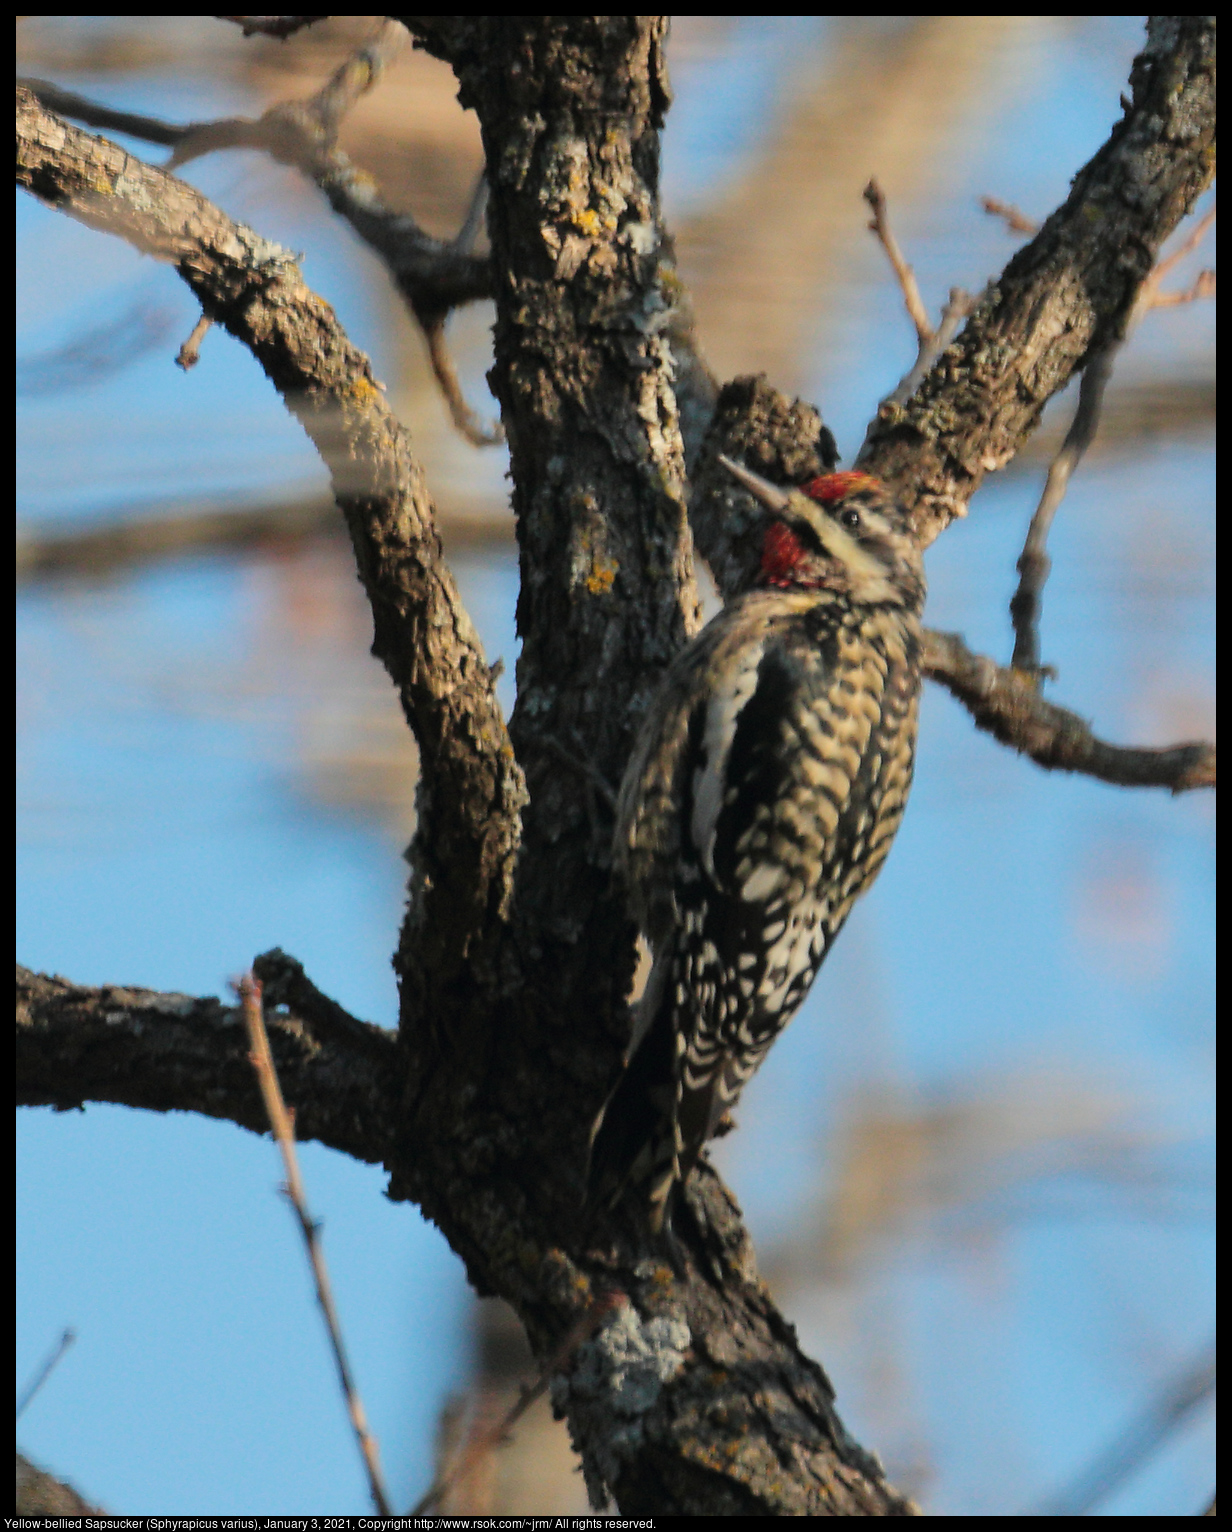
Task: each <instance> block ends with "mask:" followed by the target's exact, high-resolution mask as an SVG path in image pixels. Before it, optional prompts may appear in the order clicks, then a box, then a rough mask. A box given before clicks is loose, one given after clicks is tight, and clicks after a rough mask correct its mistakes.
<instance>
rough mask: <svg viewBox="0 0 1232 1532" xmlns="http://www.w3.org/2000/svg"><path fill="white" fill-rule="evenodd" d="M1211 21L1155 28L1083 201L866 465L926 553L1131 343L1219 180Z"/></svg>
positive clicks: (1084, 175) (1013, 273) (1000, 286)
mask: <svg viewBox="0 0 1232 1532" xmlns="http://www.w3.org/2000/svg"><path fill="white" fill-rule="evenodd" d="M1214 80H1215V39H1214V21H1213V19H1212V18H1209V17H1207V18H1203V17H1192V16H1181V17H1158V16H1157V17H1152V18H1151V20H1150V22H1149V24H1148V29H1147V43H1146V47H1145V48H1144V50H1143V52H1142V53H1141V54H1140V55H1139V56H1138V58H1137V59H1136V60H1135V62H1134V67H1133V71H1132V74H1131V77H1130V82H1131V86H1132V90H1133V100H1132V102H1131V103H1130V104H1129V105H1127V107H1126V109H1125V115H1124V117H1123V118H1122V120H1121V122H1120V123H1118V124H1117V126H1116V127H1115V128H1114V129H1113V132H1112V134H1111V136H1110V137H1109V139H1108V141H1107V143H1106V144H1105V145H1104V147H1103V148H1102V149H1100V151H1099V152H1098V153H1097V154H1096V155H1095V156H1094V158H1093V159H1092V160H1091V161H1090V162H1089V163H1088V164H1087V165H1086V166H1085V167H1084V168H1083V169H1082V170H1080V171H1079V173H1078V175H1077V176H1076V177H1075V179H1074V185H1073V190H1072V191H1071V193H1070V196H1069V198H1068V199H1067V201H1066V202H1065V204H1064V205H1063V206H1062V207H1061V208H1059V209H1058V210H1057V211H1056V212H1055V213H1054V214H1053V215H1052V217H1051V218H1049V219H1048V221H1047V223H1046V224H1045V225H1044V226H1043V228H1042V229H1041V230H1040V231H1039V233H1038V234H1037V235H1036V236H1035V238H1034V239H1033V240H1031V241H1030V243H1029V244H1027V245H1025V246H1024V247H1023V248H1022V249H1021V250H1019V252H1018V253H1017V254H1016V255H1015V256H1014V258H1013V259H1012V260H1011V261H1010V263H1009V265H1008V266H1007V267H1006V269H1005V271H1004V272H1003V273H1002V275H1001V277H1000V278H999V280H998V282H997V283H996V285H995V287H993V288H992V289H990V291H989V293H988V296H987V297H986V298H985V299H984V300H983V301H982V302H981V303H980V305H979V306H978V307H977V309H976V310H975V312H974V313H973V314H972V315H971V317H970V319H969V320H968V322H967V324H966V326H965V328H964V329H963V331H962V332H961V334H960V335H959V336H958V337H957V339H956V340H955V341H954V342H953V343H952V344H951V345H950V346H948V347H947V348H946V350H945V352H944V353H943V354H942V356H941V357H940V358H939V359H938V360H937V362H936V363H935V364H934V366H933V368H932V370H931V371H930V372H929V373H928V375H927V376H926V377H925V378H924V380H923V382H922V383H921V384H920V386H919V388H917V389H916V391H915V393H914V394H913V395H912V396H911V398H910V399H908V400H907V401H906V402H905V403H903V404H902V405H886V406H883V408H882V409H881V410H880V411H879V413H878V418H877V421H876V422H875V424H874V426H873V429H872V430H871V431H870V433H869V438H868V441H867V442H866V443H865V446H864V448H863V449H862V450H861V453H860V456H859V458H858V460H857V463H858V466H859V467H860V468H862V469H863V470H865V471H866V472H868V473H872V474H875V475H877V477H879V478H882V479H884V480H886V482H887V483H889V484H892V485H893V486H894V488H895V490H896V492H897V493H898V495H899V496H900V498H901V499H902V500H903V502H904V503H905V504H906V505H907V507H908V508H909V510H910V511H911V513H912V520H913V524H914V526H915V529H916V533H917V536H918V537H919V539H920V541H921V543H922V544H923V545H924V546H927V545H928V544H929V543H931V542H932V541H933V539H934V538H935V537H936V536H937V534H938V533H939V532H941V531H943V530H944V528H945V527H946V526H948V524H949V523H950V522H951V521H952V520H953V519H954V518H955V517H956V516H960V515H963V514H965V511H966V506H967V502H968V501H969V500H970V498H971V496H972V495H973V494H974V493H975V491H976V490H977V489H978V488H979V486H980V484H981V483H982V481H983V478H984V475H985V474H986V473H990V472H994V471H995V470H997V469H999V468H1003V467H1004V466H1005V464H1006V463H1008V462H1009V461H1010V459H1011V458H1012V457H1013V455H1014V453H1015V452H1016V451H1017V450H1018V448H1019V447H1020V446H1021V444H1022V442H1023V441H1024V440H1025V439H1026V437H1027V436H1028V435H1029V434H1030V433H1031V432H1032V431H1033V430H1034V429H1035V427H1036V425H1037V424H1038V423H1039V419H1040V415H1041V413H1042V411H1043V408H1044V405H1045V404H1046V403H1047V401H1048V399H1049V398H1051V396H1052V395H1053V394H1054V393H1056V392H1057V391H1058V390H1059V389H1061V388H1063V387H1064V386H1065V384H1066V382H1067V381H1068V380H1069V378H1070V377H1071V376H1072V374H1073V372H1074V371H1075V370H1076V369H1077V368H1079V367H1081V366H1082V365H1083V364H1084V362H1085V361H1086V360H1087V357H1088V355H1089V353H1090V352H1091V350H1092V348H1093V347H1096V346H1098V345H1100V344H1102V343H1103V341H1104V340H1105V339H1106V338H1107V337H1109V336H1115V335H1121V334H1124V332H1125V329H1126V326H1127V324H1128V322H1129V319H1130V315H1131V313H1132V311H1133V307H1134V304H1135V303H1136V301H1137V298H1138V293H1139V289H1140V287H1141V284H1142V282H1143V280H1144V279H1145V277H1146V276H1147V273H1148V272H1149V271H1150V269H1151V267H1152V265H1153V264H1154V262H1155V258H1156V255H1157V252H1158V250H1159V248H1160V246H1161V245H1162V244H1163V242H1164V240H1165V239H1166V238H1167V237H1168V235H1169V234H1171V232H1172V230H1173V229H1174V228H1175V227H1176V226H1177V224H1178V223H1179V222H1180V220H1181V218H1182V217H1183V216H1184V215H1185V214H1186V213H1187V212H1188V211H1189V210H1190V209H1191V208H1192V207H1193V204H1194V202H1195V201H1196V199H1197V198H1198V197H1199V196H1200V195H1201V193H1202V192H1203V191H1205V190H1206V188H1207V186H1209V184H1210V182H1211V179H1212V177H1213V175H1214V133H1215V96H1214Z"/></svg>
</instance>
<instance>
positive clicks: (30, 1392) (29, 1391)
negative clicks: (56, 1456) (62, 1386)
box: [17, 1326, 77, 1420]
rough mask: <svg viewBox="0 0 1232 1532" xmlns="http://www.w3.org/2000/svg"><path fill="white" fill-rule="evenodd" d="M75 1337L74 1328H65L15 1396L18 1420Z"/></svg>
mask: <svg viewBox="0 0 1232 1532" xmlns="http://www.w3.org/2000/svg"><path fill="white" fill-rule="evenodd" d="M76 1339H77V1332H76V1330H74V1329H73V1328H72V1327H71V1326H70V1327H69V1328H68V1329H67V1330H65V1332H64V1333H63V1335H61V1337H60V1339H59V1340H58V1341H57V1342H56V1344H55V1346H54V1347H53V1348H52V1351H51V1353H50V1355H49V1356H48V1357H47V1359H46V1360H45V1361H44V1363H43V1365H42V1366H41V1367H40V1368H39V1370H38V1371H37V1372H36V1373H35V1375H34V1377H33V1378H31V1380H30V1381H29V1383H27V1384H26V1386H25V1388H23V1389H22V1391H21V1393H20V1394H18V1396H17V1419H18V1420H20V1419H21V1417H22V1416H23V1415H24V1414H25V1413H26V1411H27V1410H28V1409H29V1407H30V1403H31V1401H32V1400H33V1399H34V1398H35V1396H36V1395H37V1394H38V1392H39V1390H40V1389H41V1388H42V1387H43V1385H44V1383H46V1382H47V1379H48V1378H50V1377H51V1375H52V1373H53V1372H55V1370H56V1368H57V1367H58V1366H59V1365H60V1362H61V1360H62V1359H63V1357H64V1353H65V1352H66V1351H67V1350H68V1348H69V1347H70V1346H71V1345H72V1344H73V1342H74V1341H75V1340H76Z"/></svg>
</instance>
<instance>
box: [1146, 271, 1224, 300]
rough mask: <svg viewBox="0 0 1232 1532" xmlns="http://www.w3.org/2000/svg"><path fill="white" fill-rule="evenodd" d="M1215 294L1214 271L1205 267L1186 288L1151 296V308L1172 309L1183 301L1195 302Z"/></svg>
mask: <svg viewBox="0 0 1232 1532" xmlns="http://www.w3.org/2000/svg"><path fill="white" fill-rule="evenodd" d="M1214 296H1215V273H1214V272H1213V271H1211V270H1210V269H1209V268H1207V269H1206V270H1205V271H1200V272H1199V273H1198V275H1197V276H1196V277H1195V278H1194V279H1193V281H1192V282H1191V283H1190V284H1189V286H1188V287H1187V288H1185V289H1184V290H1183V291H1182V292H1179V293H1175V292H1174V293H1155V294H1154V296H1153V297H1152V298H1151V308H1152V310H1154V309H1174V308H1179V307H1180V306H1181V304H1183V303H1196V302H1197V301H1198V300H1199V299H1200V298H1213V297H1214Z"/></svg>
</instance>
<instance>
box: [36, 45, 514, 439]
mask: <svg viewBox="0 0 1232 1532" xmlns="http://www.w3.org/2000/svg"><path fill="white" fill-rule="evenodd" d="M233 19H236V20H241V19H246V20H249V21H275V20H277V19H278V18H272V17H256V18H233ZM288 19H289V20H298V21H300V22H301V24H302V23H303V21H304V18H288ZM258 30H259V31H266V30H268V29H267V28H265V27H248V28H246V31H247V32H249V33H251V32H252V31H258ZM291 30H295V28H291ZM405 35H406V34H405V29H404V28H403V27H402V26H401V25H399V24H398V23H397V22H393V21H388V22H386V23H385V24H384V25H383V27H382V28H381V30H380V32H379V33H378V35H377V36H376V37H375V38H374V39H373V40H372V41H371V42H370V43H369V44H368V45H367V46H366V47H364V48H361V49H359V50H358V51H357V52H355V53H354V54H352V55H351V57H349V58H348V59H346V60H344V61H343V63H342V64H341V65H339V67H338V68H337V69H336V70H335V71H334V73H333V75H332V76H331V77H330V79H329V80H327V81H326V82H325V84H324V85H322V86H321V88H320V90H318V91H315V92H314V93H313V94H312V95H311V96H308V97H306V98H305V99H304V100H302V101H280V102H277V103H275V104H274V105H273V106H271V107H270V108H269V110H268V111H266V112H264V113H263V114H262V115H261V116H260V117H259V118H250V117H229V118H224V119H220V120H217V121H208V122H190V123H184V124H182V125H177V124H174V123H168V122H165V121H163V120H162V119H160V118H156V117H145V116H139V115H137V114H135V113H132V112H118V111H114V110H113V109H112V108H110V107H108V106H104V105H102V104H100V103H98V102H95V101H91V100H89V99H88V98H87V97H85V96H80V95H78V94H77V93H76V92H74V91H68V90H62V89H61V88H60V87H59V86H58V85H54V84H51V83H50V82H48V81H46V80H35V79H25V80H20V81H19V82H18V83H19V85H21V86H23V87H25V88H26V89H28V90H31V91H33V93H34V94H35V95H36V96H37V98H38V99H39V101H40V102H41V103H42V104H43V106H45V107H47V108H48V110H50V111H54V112H58V113H60V114H62V115H63V116H66V117H72V118H74V119H76V120H77V121H78V122H84V123H86V124H87V125H88V126H90V127H95V128H105V129H108V130H109V131H111V132H118V133H127V134H131V135H132V136H134V137H137V138H144V139H146V140H148V141H149V142H151V143H157V144H166V145H168V146H170V148H171V150H172V153H171V156H170V158H169V159H168V161H167V163H166V164H165V165H164V166H163V169H164V170H174V169H177V168H178V167H180V166H182V165H185V164H187V163H188V162H189V161H190V160H193V159H196V158H199V157H200V156H202V155H205V154H211V153H214V152H216V151H219V150H224V149H256V150H260V151H262V152H264V153H266V154H268V155H270V157H271V158H272V159H275V160H277V161H278V162H279V163H280V164H284V165H290V166H292V167H293V168H294V169H296V170H298V171H300V173H301V174H302V175H304V176H305V177H307V178H308V179H309V180H310V181H312V182H313V183H314V184H315V185H316V186H317V187H318V188H319V189H320V190H321V191H322V192H324V194H325V196H326V198H327V199H328V201H329V204H330V207H331V208H332V209H333V210H334V212H335V213H337V214H338V216H339V217H340V218H343V219H345V220H346V222H347V223H349V224H350V226H351V228H352V230H353V231H354V232H355V233H356V234H357V235H358V236H359V238H360V239H361V240H363V242H364V243H365V244H366V245H368V246H369V248H370V249H372V250H373V251H374V252H375V254H376V255H377V256H378V257H379V258H380V259H381V260H382V261H383V262H384V263H385V266H386V268H387V269H388V271H389V273H390V276H391V277H392V279H393V281H394V283H395V285H396V286H397V288H398V290H399V292H401V294H402V296H403V297H404V299H405V300H406V303H407V305H408V307H409V308H410V310H411V312H412V314H413V315H414V317H415V319H416V321H417V322H418V323H419V324H420V325H421V326H422V328H423V330H424V334H425V339H426V340H427V342H428V344H429V348H430V353H431V358H432V363H433V371H434V372H435V374H436V376H437V378H438V381H439V382H440V383H441V387H442V391H443V392H444V394H445V398H446V402H447V403H448V405H449V408H450V413H451V415H452V417H453V419H454V421H455V423H456V424H457V425H458V427H459V429H460V430H462V432H463V434H464V435H466V436H467V438H468V440H471V441H472V442H474V443H475V444H476V445H487V444H488V443H490V442H491V441H494V440H499V439H500V438H499V437H498V436H495V435H493V433H491V432H484V431H483V430H482V429H481V428H479V427H478V424H477V422H476V421H475V420H474V418H473V415H472V413H471V412H470V411H469V409H468V407H467V406H466V404H465V401H463V400H462V398H461V393H460V390H459V389H458V387H457V382H456V378H453V374H452V367H451V366H450V365H449V364H448V358H447V357H446V358H445V363H444V365H442V363H441V360H440V357H441V355H442V352H443V327H444V324H445V320H446V319H447V318H448V315H449V313H450V311H451V310H452V309H454V308H456V307H458V306H459V305H461V304H464V303H471V302H474V301H475V300H477V299H480V298H486V297H489V296H490V295H491V288H492V272H491V264H490V262H489V261H488V259H487V257H486V256H480V255H475V254H474V252H473V244H474V235H475V232H476V229H475V222H476V220H475V217H474V216H473V215H474V213H476V212H478V213H479V214H480V215H481V213H482V202H481V200H480V199H476V203H475V204H474V206H473V208H472V216H468V218H467V221H466V223H465V224H464V225H463V227H462V230H461V231H460V233H459V236H458V238H457V239H454V240H440V239H434V238H433V237H432V236H431V235H430V234H427V233H425V231H424V230H423V229H421V228H420V227H419V225H418V223H416V221H415V219H414V218H412V217H410V215H409V214H405V213H398V212H395V211H394V210H393V209H392V208H390V207H388V206H386V204H385V202H384V201H383V199H382V197H381V194H380V191H379V189H378V188H377V186H376V183H375V182H374V181H373V180H372V177H371V176H369V175H367V174H365V172H363V171H362V170H360V169H358V167H357V166H356V165H354V164H353V162H352V161H351V159H350V158H349V156H348V155H346V154H345V153H343V151H342V150H341V149H339V147H338V143H337V137H338V129H339V127H340V125H341V123H342V119H343V118H344V117H345V115H346V113H347V112H348V111H349V110H350V109H351V107H352V106H353V105H354V104H355V102H356V101H357V100H358V99H359V97H360V96H361V95H363V94H364V93H365V92H367V91H369V90H371V89H372V87H373V86H374V85H375V84H376V82H377V81H378V80H379V79H380V77H381V75H382V74H383V72H384V70H385V68H386V67H387V65H388V64H389V62H390V60H391V59H392V57H393V55H394V53H395V52H396V51H397V49H398V48H399V47H400V46H401V44H402V42H403V41H404V39H405ZM451 380H452V385H453V386H452V391H451V389H450V386H449V385H450V382H451Z"/></svg>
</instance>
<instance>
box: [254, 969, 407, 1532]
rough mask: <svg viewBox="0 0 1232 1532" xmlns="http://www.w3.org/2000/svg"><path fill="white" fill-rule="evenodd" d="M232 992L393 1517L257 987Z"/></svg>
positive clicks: (361, 1435)
mask: <svg viewBox="0 0 1232 1532" xmlns="http://www.w3.org/2000/svg"><path fill="white" fill-rule="evenodd" d="M236 988H237V992H238V994H239V997H240V1002H241V1006H242V1009H243V1013H244V1025H245V1026H246V1027H247V1029H248V1040H249V1042H250V1044H251V1046H252V1053H251V1054H250V1055H249V1057H250V1060H251V1062H252V1067H253V1069H254V1070H255V1071H256V1074H257V1080H258V1083H259V1084H260V1086H261V1096H262V1099H263V1100H264V1102H265V1110H266V1113H267V1115H268V1116H269V1121H270V1129H271V1131H272V1132H273V1135H274V1137H275V1138H276V1139H277V1140H278V1148H279V1150H280V1151H281V1153H282V1163H283V1168H284V1169H285V1170H286V1173H287V1184H286V1193H287V1196H288V1197H289V1198H290V1201H291V1205H292V1207H294V1209H295V1213H296V1217H297V1218H298V1219H299V1226H300V1230H301V1232H302V1234H303V1236H304V1245H305V1247H306V1248H307V1251H308V1260H309V1262H310V1263H311V1266H312V1275H313V1279H314V1281H315V1282H316V1288H317V1302H318V1303H319V1304H320V1305H321V1312H322V1313H323V1314H324V1315H325V1326H326V1329H327V1330H328V1331H329V1342H330V1345H331V1346H332V1347H333V1350H334V1361H335V1362H336V1363H337V1367H338V1380H339V1382H340V1383H341V1385H342V1392H343V1394H344V1396H345V1398H346V1405H347V1414H348V1415H349V1416H350V1417H351V1426H352V1429H353V1430H354V1432H355V1439H356V1441H357V1442H358V1443H359V1451H360V1456H361V1457H362V1458H363V1461H364V1468H365V1470H366V1471H367V1474H368V1488H369V1490H370V1491H371V1494H372V1503H373V1504H374V1505H375V1506H376V1509H377V1513H378V1514H379V1515H381V1516H390V1515H392V1514H393V1512H392V1511H391V1510H390V1506H389V1497H388V1495H387V1494H386V1492H385V1483H384V1480H383V1478H382V1476H381V1465H380V1459H379V1456H378V1452H377V1444H376V1440H375V1438H374V1437H373V1436H372V1434H371V1432H370V1431H369V1430H368V1419H367V1416H366V1415H365V1414H364V1406H363V1402H362V1400H361V1399H360V1397H359V1393H358V1391H357V1389H356V1387H355V1383H354V1380H353V1378H352V1377H351V1368H350V1364H349V1363H348V1362H347V1356H346V1350H345V1348H344V1346H343V1344H342V1328H341V1326H340V1325H339V1323H338V1312H337V1310H336V1309H335V1307H334V1297H333V1292H332V1290H331V1288H330V1283H329V1273H328V1271H327V1270H326V1267H325V1254H324V1252H323V1250H322V1249H321V1237H320V1235H321V1230H320V1225H319V1224H317V1223H315V1222H314V1221H313V1219H312V1216H311V1215H310V1213H309V1212H308V1203H307V1200H306V1198H305V1196H304V1184H303V1181H302V1180H301V1179H300V1173H299V1161H298V1160H297V1159H296V1155H295V1131H294V1126H293V1124H292V1120H291V1114H290V1113H289V1112H288V1111H287V1107H286V1103H285V1102H284V1101H283V1099H282V1091H281V1089H280V1087H279V1085H278V1074H277V1072H276V1070H275V1069H274V1058H273V1055H272V1054H271V1053H270V1045H269V1038H268V1036H267V1035H266V1031H265V1020H264V1018H263V1016H262V1014H261V985H260V982H259V981H258V980H256V979H254V978H253V976H252V975H251V974H245V975H244V977H243V978H242V979H241V980H240V982H239V984H238V985H237V986H236Z"/></svg>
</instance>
